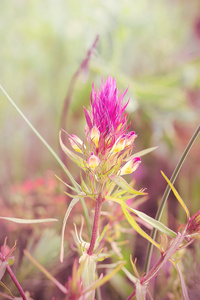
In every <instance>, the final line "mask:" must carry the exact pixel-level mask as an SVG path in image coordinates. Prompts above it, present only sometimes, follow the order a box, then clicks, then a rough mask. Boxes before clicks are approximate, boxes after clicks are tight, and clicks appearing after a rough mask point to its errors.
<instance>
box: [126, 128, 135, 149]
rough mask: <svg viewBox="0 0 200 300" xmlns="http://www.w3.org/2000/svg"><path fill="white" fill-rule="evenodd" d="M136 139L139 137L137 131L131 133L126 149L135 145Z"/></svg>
mask: <svg viewBox="0 0 200 300" xmlns="http://www.w3.org/2000/svg"><path fill="white" fill-rule="evenodd" d="M136 137H137V134H135V131H131V132H130V133H129V135H128V138H127V142H126V148H127V147H128V146H131V145H132V144H133V143H134V141H135V139H136Z"/></svg>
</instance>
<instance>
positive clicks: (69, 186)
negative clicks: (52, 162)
mask: <svg viewBox="0 0 200 300" xmlns="http://www.w3.org/2000/svg"><path fill="white" fill-rule="evenodd" d="M55 176H56V178H57V179H58V180H59V181H60V182H62V183H63V184H64V185H66V186H67V187H68V188H70V189H71V190H72V191H74V192H76V193H78V192H79V191H80V189H81V188H80V185H79V184H78V183H77V186H78V187H79V188H80V189H78V188H74V187H73V186H71V185H69V184H68V183H66V182H65V181H63V180H62V179H61V178H60V177H58V176H57V175H56V174H55Z"/></svg>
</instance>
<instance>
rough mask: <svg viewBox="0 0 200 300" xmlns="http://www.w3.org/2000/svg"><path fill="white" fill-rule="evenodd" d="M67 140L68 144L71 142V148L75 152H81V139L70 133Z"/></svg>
mask: <svg viewBox="0 0 200 300" xmlns="http://www.w3.org/2000/svg"><path fill="white" fill-rule="evenodd" d="M69 141H70V144H71V146H72V148H73V149H74V150H75V151H76V152H80V153H82V150H81V147H82V145H83V142H82V141H81V139H79V137H77V136H76V135H75V134H71V137H70V138H69Z"/></svg>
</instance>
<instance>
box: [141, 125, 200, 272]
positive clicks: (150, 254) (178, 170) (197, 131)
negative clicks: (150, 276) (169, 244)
mask: <svg viewBox="0 0 200 300" xmlns="http://www.w3.org/2000/svg"><path fill="white" fill-rule="evenodd" d="M199 133H200V125H199V126H198V127H197V129H196V131H195V132H194V134H193V136H192V138H191V139H190V141H189V143H188V145H187V147H186V148H185V150H184V152H183V154H182V156H181V158H180V160H179V162H178V163H177V165H176V168H175V169H174V172H173V174H172V176H171V178H170V182H171V183H172V184H174V182H175V180H176V177H177V176H178V173H179V172H180V170H181V167H182V165H183V163H184V161H185V159H186V157H187V155H188V153H189V151H190V149H191V148H192V145H193V144H194V142H195V140H196V138H197V136H198V134H199ZM170 190H171V188H170V186H169V185H167V187H166V189H165V192H164V194H163V197H162V201H161V204H160V206H159V208H158V211H157V214H156V217H155V220H158V221H160V219H161V216H162V213H163V210H164V207H165V204H166V201H167V198H168V196H169V193H170ZM156 234H157V229H155V228H154V229H153V230H152V233H151V238H152V239H154V240H155V237H156ZM152 251H153V244H151V243H150V244H149V247H148V251H147V258H146V263H145V273H148V271H149V267H150V261H151V256H152Z"/></svg>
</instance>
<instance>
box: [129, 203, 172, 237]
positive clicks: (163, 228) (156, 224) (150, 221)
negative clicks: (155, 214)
mask: <svg viewBox="0 0 200 300" xmlns="http://www.w3.org/2000/svg"><path fill="white" fill-rule="evenodd" d="M126 208H128V209H129V210H130V211H132V212H133V213H134V214H136V215H137V216H138V217H139V218H140V219H142V220H143V221H145V222H146V223H148V224H149V225H151V226H153V227H154V228H156V229H158V230H160V231H161V232H162V233H165V234H166V235H168V236H170V237H173V238H174V237H176V232H174V231H173V230H171V229H170V228H168V227H167V226H165V225H164V224H163V223H161V222H159V221H157V220H155V219H153V218H151V217H150V216H148V215H146V214H145V213H143V212H141V211H138V210H136V209H133V208H131V207H129V206H128V205H126Z"/></svg>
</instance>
